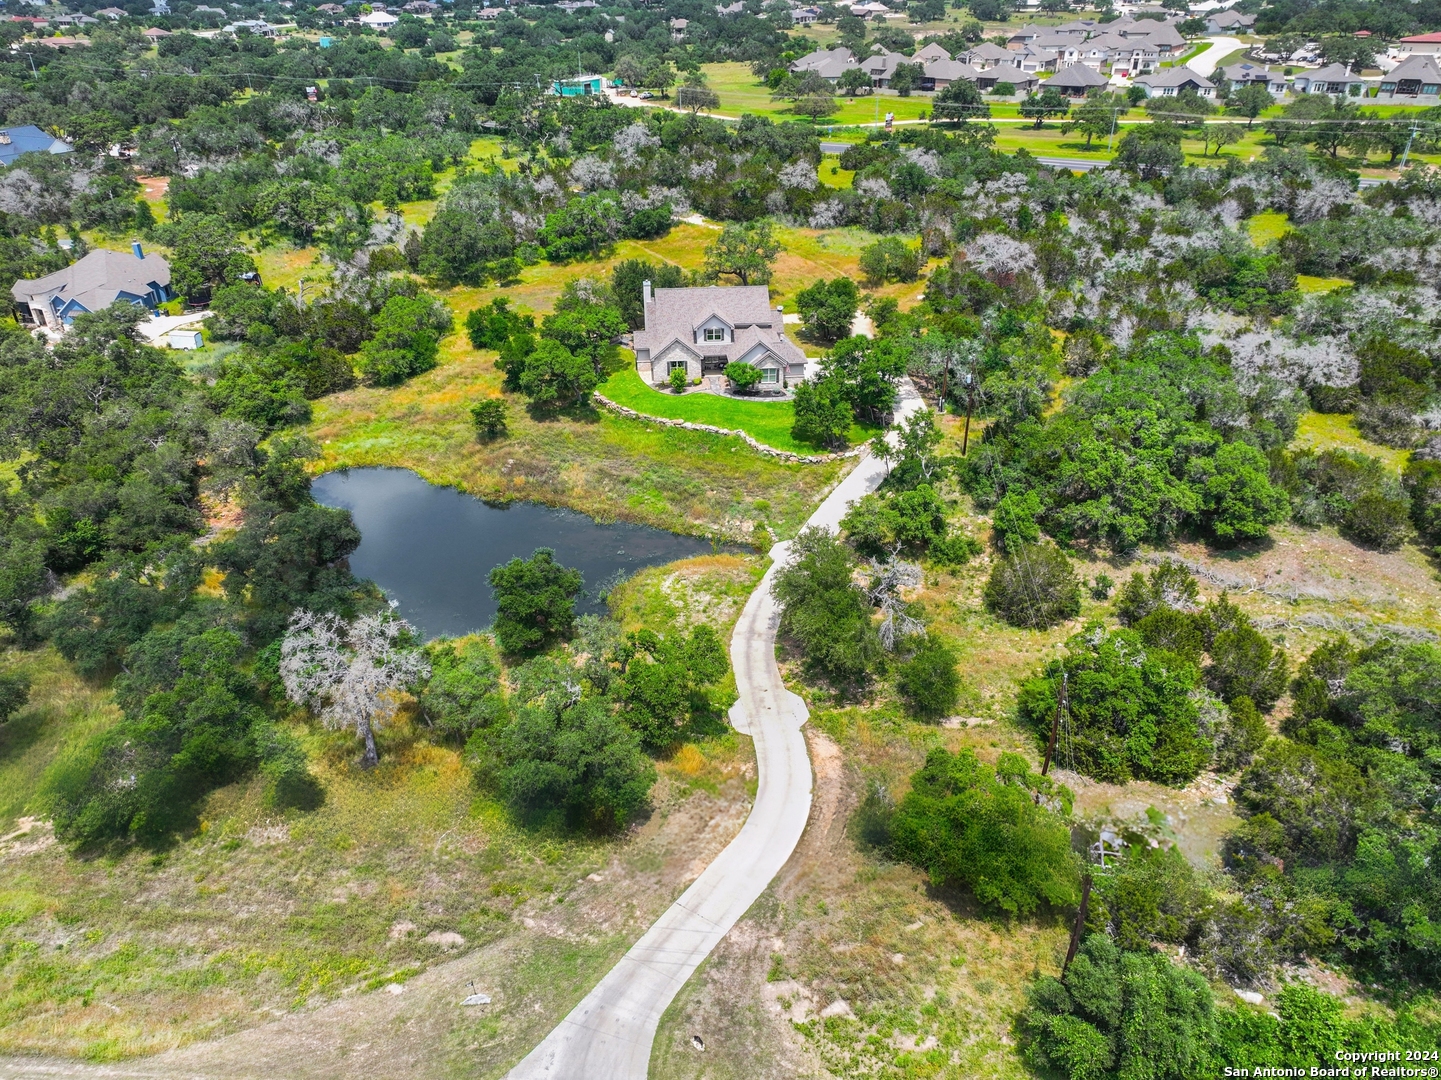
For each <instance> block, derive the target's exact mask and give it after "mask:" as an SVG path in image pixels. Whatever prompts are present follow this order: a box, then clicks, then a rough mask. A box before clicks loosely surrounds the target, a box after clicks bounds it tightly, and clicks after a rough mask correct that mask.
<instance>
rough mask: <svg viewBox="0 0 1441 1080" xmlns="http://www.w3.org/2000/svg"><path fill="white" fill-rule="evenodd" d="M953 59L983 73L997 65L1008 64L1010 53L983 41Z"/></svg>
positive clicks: (994, 44)
mask: <svg viewBox="0 0 1441 1080" xmlns="http://www.w3.org/2000/svg"><path fill="white" fill-rule="evenodd" d="M955 59H957V60H959V61H961V63H963V64H970V65H971V66H972V67H976V68H980V69H981V70H982V71H985V70H986V68H993V67H995V66H996V65H997V64H1009V63H1010V62H1011V51H1010V50H1009V49H1003V48H1001V47H1000V46H999V45H997V44H996V43H995V42H993V41H983V42H981V43H980V44H979V45H977V46H975V47H974V48H971V49H967V50H966V51H965V52H963V53H957V54H956V56H955Z"/></svg>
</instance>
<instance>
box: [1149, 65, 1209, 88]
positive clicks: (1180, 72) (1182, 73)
mask: <svg viewBox="0 0 1441 1080" xmlns="http://www.w3.org/2000/svg"><path fill="white" fill-rule="evenodd" d="M1132 82H1136V83H1140V84H1141V85H1143V86H1155V87H1162V86H1178V87H1179V86H1185V85H1186V84H1187V83H1194V84H1195V85H1196V86H1199V87H1212V88H1214V87H1215V85H1216V84H1215V83H1213V82H1212V81H1211V80H1210V79H1208V78H1206V77H1205V76H1204V75H1197V74H1196V73H1195V72H1194V71H1192V70H1191V69H1190V68H1188V67H1178V68H1162V69H1161V70H1160V71H1158V72H1156V73H1155V74H1154V75H1142V76H1141V77H1140V78H1139V79H1133V80H1132Z"/></svg>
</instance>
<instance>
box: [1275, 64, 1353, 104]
mask: <svg viewBox="0 0 1441 1080" xmlns="http://www.w3.org/2000/svg"><path fill="white" fill-rule="evenodd" d="M1365 85H1366V84H1365V83H1364V82H1363V81H1362V79H1361V76H1359V75H1352V74H1351V69H1350V68H1348V67H1347V66H1346V65H1345V64H1327V65H1326V66H1325V67H1323V68H1317V69H1316V70H1315V71H1302V72H1299V73H1297V75H1296V77H1295V78H1293V79H1292V80H1291V89H1292V90H1294V91H1295V92H1296V93H1298V94H1334V95H1335V96H1337V97H1346V96H1350V97H1360V96H1361V92H1362V90H1363V89H1364V88H1365Z"/></svg>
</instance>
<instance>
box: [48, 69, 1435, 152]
mask: <svg viewBox="0 0 1441 1080" xmlns="http://www.w3.org/2000/svg"><path fill="white" fill-rule="evenodd" d="M30 66H31V67H34V66H35V61H34V60H31V61H30ZM1415 141H1416V121H1415V120H1412V121H1411V134H1410V136H1409V137H1408V138H1407V139H1406V151H1405V153H1403V154H1402V155H1401V168H1403V169H1404V168H1405V167H1406V159H1407V158H1409V157H1410V156H1411V144H1412V143H1413V142H1415Z"/></svg>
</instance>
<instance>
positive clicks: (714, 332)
mask: <svg viewBox="0 0 1441 1080" xmlns="http://www.w3.org/2000/svg"><path fill="white" fill-rule="evenodd" d="M642 289H643V290H644V291H643V293H642V300H643V302H644V306H645V329H644V330H637V331H636V334H635V368H636V371H637V372H638V373H639V375H640V377H641V378H642V379H643V380H645V381H646V382H648V383H651V384H652V385H655V386H663V385H665V383H666V382H667V380H669V378H670V373H671V372H672V371H673V370H675V369H676V368H682V369H683V370H684V371H685V373H686V377H687V378H688V379H691V380H695V379H699V378H700V377H701V376H702V375H705V374H712V373H715V374H719V373H720V372H722V371H724V370H725V366H726V365H727V364H729V363H731V362H733V361H742V362H744V363H747V364H752V365H754V366H755V367H758V368H760V371H761V388H762V389H764V388H766V387H772V388H775V389H780V388H781V387H783V386H785V385H787V384H788V383H794V382H798V381H800V380H801V379H802V378H804V377H805V371H806V354H805V353H803V352H801V350H800V347H799V346H797V345H796V344H795V343H793V342H792V341H791V340H790V339H789V338H787V337H786V336H785V333H784V332H783V331H782V329H781V324H782V318H781V313H780V312H779V311H778V310H776V309H775V308H773V307H771V299H770V296H771V294H770V289H768V288H767V287H766V286H764V285H739V286H734V287H730V288H722V287H721V286H718V285H710V286H707V287H703V288H698V289H656V290H654V291H652V290H651V287H650V282H649V281H647V282H645V284H644V285H642Z"/></svg>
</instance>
